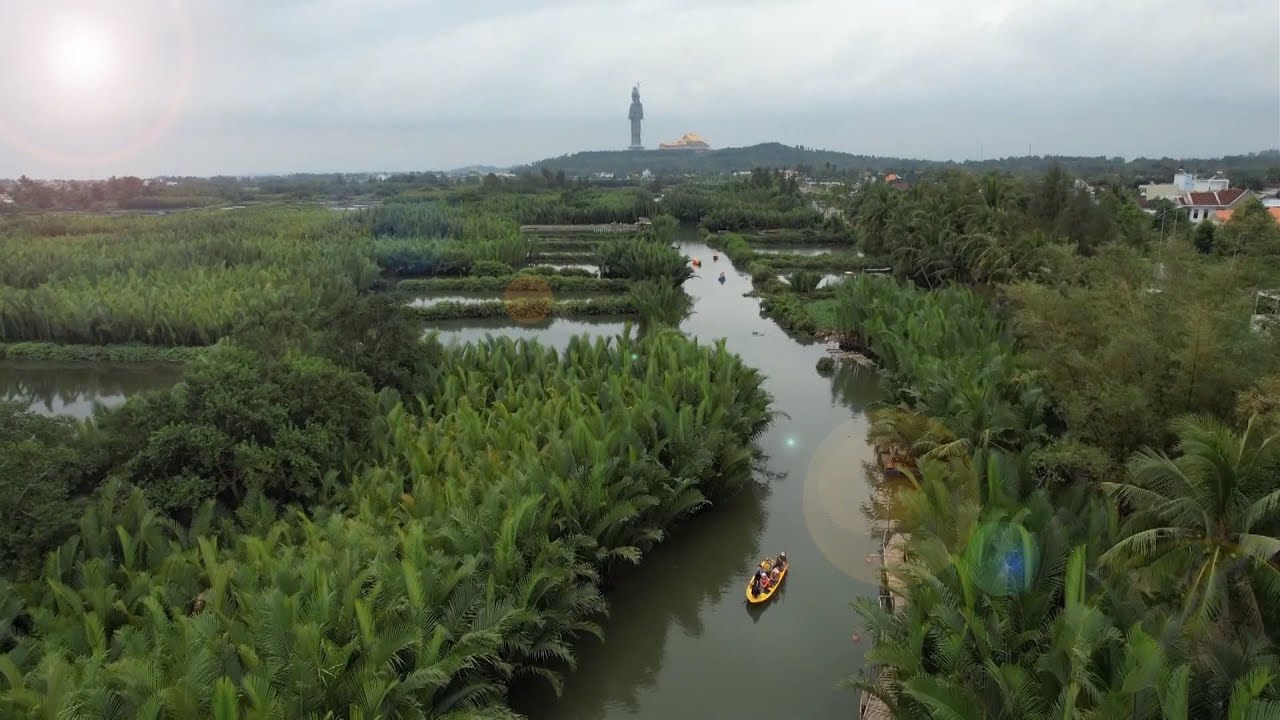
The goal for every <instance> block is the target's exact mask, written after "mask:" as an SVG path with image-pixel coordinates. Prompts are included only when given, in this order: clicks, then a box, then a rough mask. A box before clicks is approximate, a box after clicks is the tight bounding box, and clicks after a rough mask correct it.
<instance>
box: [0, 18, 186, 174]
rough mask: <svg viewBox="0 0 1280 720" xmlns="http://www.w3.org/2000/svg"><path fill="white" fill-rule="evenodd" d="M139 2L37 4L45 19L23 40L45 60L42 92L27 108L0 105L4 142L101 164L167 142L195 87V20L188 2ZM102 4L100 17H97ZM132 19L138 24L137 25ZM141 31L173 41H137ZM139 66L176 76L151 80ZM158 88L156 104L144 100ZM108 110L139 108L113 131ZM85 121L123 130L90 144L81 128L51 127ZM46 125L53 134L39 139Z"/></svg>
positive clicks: (34, 93)
mask: <svg viewBox="0 0 1280 720" xmlns="http://www.w3.org/2000/svg"><path fill="white" fill-rule="evenodd" d="M126 5H130V4H126ZM132 5H137V6H138V7H132V8H128V7H118V6H112V7H111V8H108V9H104V10H100V9H98V8H94V7H93V6H91V5H83V4H82V3H79V2H71V1H70V0H46V2H43V3H41V4H40V5H39V7H38V8H37V9H36V10H33V13H32V16H33V17H36V18H38V20H37V21H36V22H33V23H28V24H27V26H26V27H25V28H23V30H22V32H23V33H25V35H23V36H22V37H23V38H24V40H25V41H26V43H27V45H26V47H27V48H28V50H29V52H31V53H32V57H33V58H35V60H36V62H37V63H42V64H43V66H44V75H43V76H42V78H41V80H40V81H33V82H30V83H27V87H29V88H34V89H33V90H31V91H30V92H28V95H30V97H28V98H26V100H24V102H23V103H21V104H19V105H18V107H19V108H20V109H21V110H23V111H24V112H22V113H19V112H17V111H15V112H8V110H9V108H8V107H6V112H0V141H3V142H5V143H7V144H10V145H12V146H14V147H16V148H17V149H18V150H20V151H22V152H23V153H24V154H26V155H28V156H30V157H31V158H34V159H38V160H42V161H44V162H47V163H50V164H56V165H63V166H72V167H93V166H97V167H101V166H104V165H112V164H115V163H118V162H121V161H123V160H126V159H128V158H130V157H133V156H134V155H137V154H138V153H139V152H141V151H142V150H144V149H146V148H148V147H150V146H152V145H154V144H155V142H156V141H157V140H159V138H160V137H161V136H162V135H163V134H164V133H165V132H166V131H167V130H168V129H169V127H170V126H171V125H172V124H173V122H174V121H175V120H176V119H177V117H178V115H179V113H180V112H181V110H182V107H183V106H184V105H185V103H186V98H187V94H188V92H189V90H190V85H191V79H192V70H193V67H194V62H195V50H194V39H193V36H192V32H191V23H190V19H189V17H188V15H187V10H186V8H185V7H184V6H183V4H182V0H148V1H147V2H143V0H139V3H132ZM141 5H146V6H147V7H141ZM59 6H62V7H59ZM89 8H92V10H91V9H89ZM95 11H96V12H99V13H100V14H98V15H96V16H95V15H94V12H95ZM130 17H137V21H136V22H132V23H131V22H129V20H128V18H130ZM6 19H7V18H6ZM138 28H146V29H147V30H148V31H149V34H150V36H151V37H152V38H153V39H154V38H155V37H157V36H162V37H164V38H165V42H169V43H172V46H173V47H171V48H169V49H164V48H162V47H161V46H162V45H164V42H161V43H156V42H149V41H146V40H143V41H142V42H139V41H138V37H139V33H137V32H134V31H136V30H137V29H138ZM142 35H144V36H145V35H147V33H142ZM28 38H29V40H27V39H28ZM161 58H163V60H161ZM126 60H130V61H131V62H125V61H126ZM138 67H147V68H157V67H161V68H164V70H165V73H167V74H168V75H169V77H168V78H167V79H166V80H165V82H163V83H157V82H146V81H144V80H143V79H141V78H143V77H144V76H143V75H141V74H139V73H138V72H136V71H135V70H136V68H138ZM131 68H134V69H132V70H131ZM33 77H34V76H33ZM153 91H156V92H158V93H159V95H158V96H157V97H155V98H154V100H155V103H154V107H152V105H151V104H149V103H148V102H140V101H138V100H137V96H138V95H145V94H148V93H151V92H153ZM107 108H111V111H114V112H119V111H120V109H121V108H125V109H126V110H128V111H129V112H136V113H139V114H138V115H136V116H134V117H130V119H129V120H128V121H127V123H126V124H125V125H122V126H120V127H119V128H114V126H112V125H111V124H110V123H109V122H106V121H104V113H105V112H106V109H107ZM81 119H82V120H83V122H82V123H80V124H81V125H90V126H92V127H93V129H94V131H95V132H98V133H102V132H115V131H118V132H119V137H113V138H111V139H98V140H91V141H89V140H86V138H87V137H88V135H87V134H86V133H84V132H83V131H82V128H77V129H75V130H66V129H63V130H61V134H60V135H58V134H57V133H56V132H54V131H51V130H50V128H51V127H52V126H55V125H57V123H60V122H61V123H67V122H76V121H77V120H81ZM45 131H48V132H54V135H52V136H49V137H41V136H40V135H41V133H42V132H45ZM46 134H47V133H46ZM72 146H75V147H74V148H73V147H72ZM81 146H82V147H81Z"/></svg>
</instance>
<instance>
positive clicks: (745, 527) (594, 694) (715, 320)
mask: <svg viewBox="0 0 1280 720" xmlns="http://www.w3.org/2000/svg"><path fill="white" fill-rule="evenodd" d="M679 245H680V248H681V250H682V252H684V253H685V254H686V255H689V256H690V257H698V258H700V259H701V260H702V261H703V265H702V268H701V270H700V271H699V273H698V275H697V276H696V277H694V278H692V279H690V280H689V281H688V282H687V283H686V285H685V288H686V290H687V291H688V292H689V294H690V295H692V296H693V298H694V301H695V305H694V312H695V314H694V315H693V316H692V317H690V318H689V319H688V320H687V321H686V322H685V323H684V325H683V326H682V329H683V330H685V331H686V332H688V333H689V334H691V335H693V336H695V337H697V338H699V339H700V340H702V341H704V342H711V341H713V340H715V339H719V338H725V339H726V343H727V345H728V347H729V349H731V350H733V351H734V352H736V353H738V354H739V355H741V356H742V358H743V360H744V361H745V362H746V363H747V364H749V365H752V366H754V367H756V368H759V369H760V371H761V372H763V373H764V374H765V375H766V376H767V377H768V381H767V383H766V387H767V388H768V390H769V391H770V392H771V393H772V394H773V396H774V399H775V408H776V409H777V410H779V411H782V412H783V413H785V414H786V416H783V417H779V418H778V420H777V421H776V422H775V424H774V425H773V426H772V427H771V428H770V429H769V430H768V432H766V433H765V435H764V436H763V437H762V438H761V440H760V445H761V447H762V449H763V450H764V451H765V453H766V454H767V458H766V459H765V461H764V463H763V465H764V467H763V468H762V470H761V475H762V476H761V478H760V480H761V481H762V482H761V483H760V485H759V486H758V487H753V488H752V489H751V490H750V491H749V492H746V493H743V494H742V495H740V496H739V497H737V498H735V499H733V500H732V501H731V502H729V503H726V504H724V505H722V506H720V507H716V508H714V509H712V510H710V511H708V512H705V513H703V514H702V515H701V516H699V517H698V518H696V519H695V520H693V521H691V522H690V523H688V524H686V525H685V526H683V527H681V528H678V529H677V530H676V531H675V532H674V533H672V535H671V536H670V538H669V539H668V540H667V541H666V542H664V543H662V544H661V545H660V546H658V547H657V548H656V549H655V550H654V551H652V552H650V553H649V554H648V555H647V556H646V557H645V559H644V560H643V561H642V563H641V564H640V566H638V567H635V568H628V569H626V570H625V571H624V572H622V573H619V574H618V576H617V577H615V578H614V580H615V583H614V586H613V587H612V588H611V589H610V590H609V595H608V597H609V601H610V607H611V612H610V616H609V618H607V619H606V620H605V621H604V623H603V625H604V632H605V640H604V642H603V643H601V642H599V641H596V640H594V639H591V638H589V639H586V640H583V641H582V642H581V643H579V647H578V652H577V656H578V660H579V666H578V669H577V670H576V671H575V672H573V673H571V674H570V675H569V677H568V679H567V681H566V684H565V689H564V694H563V696H562V697H561V698H559V699H557V698H555V696H554V695H553V694H552V693H551V692H550V691H547V690H545V689H542V688H541V686H539V687H537V688H530V687H527V686H521V687H519V688H517V690H516V691H515V692H514V693H513V698H512V700H513V704H514V705H515V707H516V709H517V710H519V711H520V712H523V713H527V714H528V715H530V716H531V717H532V718H534V719H535V720H561V719H565V720H568V719H573V720H595V719H599V718H608V719H614V718H722V717H736V718H773V719H776V718H806V719H818V720H820V719H823V718H832V719H835V718H839V719H840V720H849V718H852V717H854V716H855V715H856V706H857V696H856V693H854V692H852V691H850V690H845V689H839V688H837V684H838V683H839V682H840V681H841V680H842V679H844V678H845V677H848V676H850V675H852V674H855V673H856V672H857V671H858V670H859V669H860V668H861V666H862V656H863V654H864V652H865V651H866V649H867V647H868V643H867V641H866V640H861V641H860V642H855V641H854V639H853V638H852V633H853V631H854V630H855V628H856V627H857V625H858V623H857V617H856V615H855V614H854V612H853V611H852V609H851V608H850V606H849V603H850V601H852V600H853V599H854V598H855V597H857V596H859V595H866V596H872V597H874V596H875V594H876V589H877V585H878V582H879V580H878V572H879V568H878V565H876V564H875V562H874V560H873V558H874V557H875V553H876V548H877V543H876V541H875V539H874V538H873V536H872V532H871V529H870V524H869V522H868V521H867V520H866V519H865V517H864V516H863V512H862V506H863V505H864V503H866V501H867V498H868V486H867V483H866V467H867V465H866V464H867V463H871V462H873V454H872V452H871V450H870V448H869V447H868V446H867V444H866V440H865V435H866V430H867V424H866V410H867V407H868V405H869V404H870V403H872V402H874V401H875V400H876V399H877V398H878V389H877V379H876V377H875V375H874V374H873V373H871V372H868V371H865V370H861V369H859V368H857V367H856V366H852V365H841V366H840V367H841V369H840V371H839V372H838V373H837V374H836V375H835V376H834V377H831V378H824V377H822V376H820V375H819V374H818V372H817V370H816V367H815V366H816V364H817V361H818V359H819V358H821V357H823V356H824V355H826V350H825V347H824V346H822V345H819V344H802V343H799V342H797V341H795V340H794V339H792V338H790V337H788V336H787V335H786V334H785V333H784V332H782V331H781V330H780V329H779V328H778V326H777V325H776V324H775V323H774V322H773V321H771V320H768V319H765V318H762V317H760V313H759V302H758V301H757V300H756V299H755V298H750V297H744V293H747V292H749V291H750V289H751V279H750V277H749V276H748V275H747V274H746V273H744V272H738V271H737V270H735V269H734V268H733V266H732V265H731V264H730V263H729V261H728V260H727V259H726V258H725V257H723V256H721V257H720V259H719V260H718V261H712V259H711V258H712V256H713V254H714V253H715V251H714V250H712V249H711V248H709V247H707V246H706V245H705V244H702V243H701V242H699V241H698V239H697V236H696V235H695V234H693V233H692V232H689V231H682V234H681V235H680V237H679ZM722 271H723V272H725V282H724V283H720V282H719V280H718V276H719V274H720V272H722ZM779 551H786V553H787V555H788V556H789V557H790V558H791V560H792V568H791V570H790V571H789V573H788V575H787V579H786V581H785V583H784V584H783V586H782V588H780V589H779V592H778V595H777V596H776V597H775V598H774V599H773V600H772V601H770V603H768V604H766V605H763V606H748V605H747V603H746V602H745V595H744V591H745V587H746V582H747V578H748V575H749V573H750V572H751V570H752V568H753V567H754V565H755V564H756V562H758V560H759V559H761V558H762V557H764V556H767V555H776V554H777V553H778V552H779Z"/></svg>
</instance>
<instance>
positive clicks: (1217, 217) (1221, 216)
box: [1213, 207, 1280, 225]
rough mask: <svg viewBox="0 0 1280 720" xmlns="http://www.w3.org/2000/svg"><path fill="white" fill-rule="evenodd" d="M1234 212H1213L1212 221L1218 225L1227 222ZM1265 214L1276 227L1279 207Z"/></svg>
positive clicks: (1278, 219) (1279, 221) (1270, 208)
mask: <svg viewBox="0 0 1280 720" xmlns="http://www.w3.org/2000/svg"><path fill="white" fill-rule="evenodd" d="M1234 212H1235V210H1215V211H1214V213H1213V221H1214V222H1218V223H1224V222H1227V221H1229V220H1230V219H1231V215H1232V213H1234ZM1267 214H1268V215H1270V216H1271V219H1273V220H1275V221H1276V224H1277V225H1280V207H1269V208H1267Z"/></svg>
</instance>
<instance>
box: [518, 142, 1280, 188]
mask: <svg viewBox="0 0 1280 720" xmlns="http://www.w3.org/2000/svg"><path fill="white" fill-rule="evenodd" d="M1055 163H1057V164H1058V165H1060V166H1061V167H1062V168H1063V169H1064V170H1066V171H1067V172H1069V173H1071V174H1073V175H1077V176H1080V177H1085V178H1102V177H1106V176H1108V175H1118V176H1121V177H1123V178H1125V179H1132V178H1147V177H1149V178H1151V179H1160V178H1172V176H1173V173H1174V172H1175V171H1176V170H1177V169H1178V168H1180V167H1182V168H1185V169H1186V170H1188V171H1190V172H1208V173H1212V172H1216V171H1218V170H1222V171H1224V172H1226V173H1227V174H1228V176H1231V175H1232V173H1235V174H1237V175H1241V176H1243V177H1242V180H1243V179H1244V177H1249V178H1253V177H1255V176H1256V177H1257V178H1258V180H1259V181H1262V179H1263V178H1265V176H1266V175H1267V171H1268V170H1272V169H1274V170H1276V171H1278V172H1280V150H1265V151H1263V152H1258V153H1250V154H1248V155H1231V156H1227V157H1223V158H1159V159H1147V158H1137V159H1133V160H1126V159H1125V158H1121V157H1111V158H1108V157H1075V156H1056V155H1044V156H1024V157H1008V158H996V159H991V160H982V161H977V160H969V161H964V162H955V161H936V160H916V159H911V158H894V157H878V156H873V155H853V154H851V153H845V152H838V151H835V150H817V149H814V148H806V147H803V146H795V147H793V146H790V145H783V144H781V143H762V144H760V145H751V146H749V147H739V148H723V149H720V150H708V151H705V152H690V151H682V150H610V151H593V152H579V153H574V154H572V155H562V156H560V157H556V158H548V159H546V160H540V161H538V162H535V163H532V164H530V165H526V166H522V167H515V168H511V169H510V172H513V173H517V174H519V173H522V172H526V171H530V172H534V173H537V172H540V171H541V170H542V169H543V168H546V169H547V170H550V171H552V172H555V171H560V170H563V171H564V173H565V174H566V175H568V176H570V177H585V176H590V175H595V174H596V173H612V174H614V175H616V176H626V175H634V174H638V173H642V172H643V171H645V170H648V171H649V172H651V173H653V174H655V175H667V176H670V175H688V174H693V175H719V174H724V173H733V172H742V171H745V170H750V169H752V168H756V167H771V168H796V167H802V168H804V169H806V170H808V171H810V172H816V173H819V174H821V173H822V172H823V171H824V170H825V171H843V172H848V171H855V172H861V171H870V172H880V173H886V172H895V173H898V174H904V173H907V174H915V173H921V172H928V171H936V170H944V169H948V168H955V169H964V170H969V171H974V172H985V171H988V170H996V171H1005V172H1028V173H1030V172H1037V173H1038V172H1043V171H1045V170H1047V169H1048V168H1049V167H1050V166H1051V165H1053V164H1055ZM1166 182H1167V180H1166Z"/></svg>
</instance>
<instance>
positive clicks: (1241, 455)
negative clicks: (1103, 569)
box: [1103, 416, 1280, 633]
mask: <svg viewBox="0 0 1280 720" xmlns="http://www.w3.org/2000/svg"><path fill="white" fill-rule="evenodd" d="M1174 429H1175V431H1176V432H1177V434H1178V436H1179V438H1180V441H1179V443H1178V452H1179V455H1178V457H1177V458H1171V457H1169V456H1168V455H1166V454H1165V453H1163V452H1160V451H1157V450H1152V449H1147V450H1143V451H1141V452H1138V453H1136V454H1135V455H1134V456H1133V458H1132V459H1131V460H1130V461H1129V468H1128V470H1129V477H1128V479H1126V480H1125V481H1123V482H1117V483H1104V484H1103V488H1104V489H1105V490H1106V492H1107V493H1108V494H1109V495H1110V496H1111V497H1113V498H1115V499H1116V500H1118V501H1119V502H1120V503H1122V505H1123V506H1124V508H1126V509H1128V510H1130V511H1132V516H1131V517H1130V519H1129V520H1128V522H1127V523H1126V527H1125V533H1124V534H1125V536H1124V537H1123V539H1121V540H1119V541H1118V542H1117V543H1116V544H1115V546H1114V547H1112V548H1111V549H1110V550H1108V551H1107V552H1106V554H1105V555H1104V556H1103V561H1104V562H1106V563H1108V564H1110V565H1112V566H1113V567H1117V568H1128V569H1132V570H1134V571H1137V572H1139V573H1140V577H1141V579H1142V580H1143V581H1145V583H1146V584H1145V587H1146V588H1147V589H1148V592H1150V593H1151V594H1152V595H1155V596H1157V597H1160V598H1162V599H1165V600H1170V601H1172V600H1174V599H1180V600H1181V605H1182V616H1183V618H1184V620H1186V621H1188V622H1191V623H1196V624H1204V623H1211V624H1213V625H1215V626H1216V627H1217V628H1218V629H1219V631H1222V632H1233V630H1232V628H1233V627H1239V628H1244V629H1247V630H1248V631H1249V632H1252V633H1259V632H1262V631H1263V629H1264V623H1263V611H1264V608H1266V607H1267V606H1274V605H1275V604H1276V603H1280V562H1277V557H1278V556H1280V539H1277V538H1276V537H1275V533H1276V529H1277V524H1276V523H1277V521H1278V520H1280V489H1276V479H1277V477H1280V445H1278V444H1277V442H1276V436H1274V435H1272V436H1266V435H1265V434H1264V432H1263V431H1262V426H1261V424H1260V423H1259V422H1257V418H1256V417H1255V418H1251V419H1250V420H1249V423H1248V425H1247V426H1246V428H1245V430H1244V432H1242V433H1241V432H1236V431H1235V430H1233V429H1231V428H1230V427H1228V426H1226V425H1224V424H1223V423H1221V422H1220V421H1218V420H1215V419H1213V418H1208V417H1200V416H1190V417H1186V418H1182V419H1180V420H1178V421H1177V422H1175V423H1174ZM1166 588H1167V589H1166Z"/></svg>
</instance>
